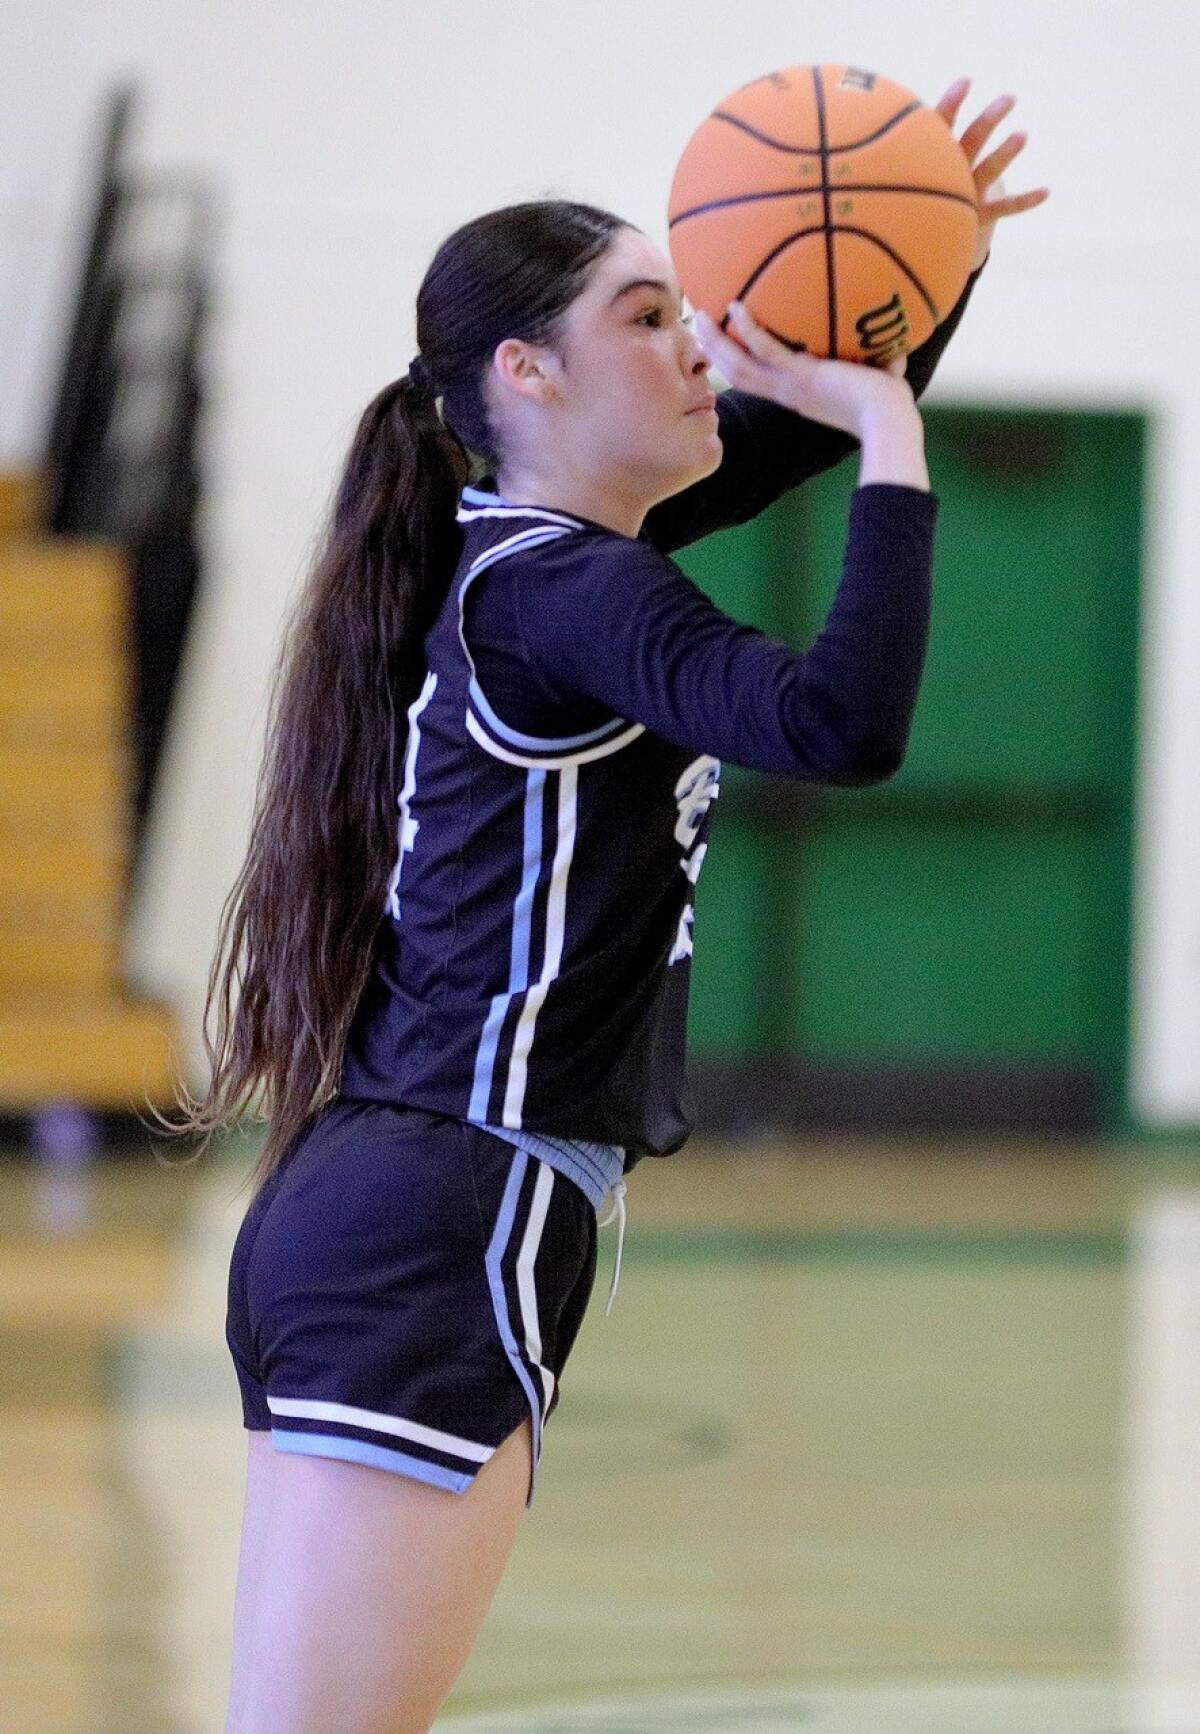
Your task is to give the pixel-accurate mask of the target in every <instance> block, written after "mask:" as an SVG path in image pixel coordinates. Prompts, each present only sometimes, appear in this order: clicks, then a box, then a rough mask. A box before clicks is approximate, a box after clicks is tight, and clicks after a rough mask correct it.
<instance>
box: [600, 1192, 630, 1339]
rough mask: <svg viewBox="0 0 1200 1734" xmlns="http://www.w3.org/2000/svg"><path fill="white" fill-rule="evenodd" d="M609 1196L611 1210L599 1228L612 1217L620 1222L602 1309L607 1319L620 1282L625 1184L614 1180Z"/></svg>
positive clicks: (623, 1234)
mask: <svg viewBox="0 0 1200 1734" xmlns="http://www.w3.org/2000/svg"><path fill="white" fill-rule="evenodd" d="M609 1196H610V1197H611V1198H612V1200H613V1208H612V1209H611V1210H610V1211H609V1213H608V1215H607V1216H602V1217H601V1218H600V1223H599V1226H600V1227H601V1228H605V1227H607V1225H608V1224H609V1223H610V1222H611V1221H612V1219H613V1216H614V1215H616V1216H617V1217H619V1218H620V1220H619V1221H618V1223H617V1262H616V1263H615V1264H614V1266H613V1277H612V1287H611V1288H610V1289H609V1291H608V1305H607V1306H606V1307H605V1309H604V1316H605V1318H607V1317H608V1315H609V1313H610V1312H611V1311H612V1304H613V1301H614V1300H615V1298H616V1293H617V1283H618V1282H619V1281H620V1277H621V1248H622V1247H623V1246H624V1244H625V1182H624V1181H623V1180H614V1182H613V1184H612V1186H611V1187H610V1189H609Z"/></svg>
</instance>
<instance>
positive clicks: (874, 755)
mask: <svg viewBox="0 0 1200 1734" xmlns="http://www.w3.org/2000/svg"><path fill="white" fill-rule="evenodd" d="M907 747H908V742H907V740H903V741H900V740H895V739H890V740H863V741H857V742H854V743H850V744H847V747H846V750H845V752H844V753H843V754H842V756H841V757H840V759H839V761H838V762H837V764H836V765H835V766H834V767H833V774H832V775H831V776H830V777H829V778H828V781H829V782H831V783H836V784H838V785H839V786H841V787H845V788H866V787H869V786H870V785H871V784H872V783H886V782H887V780H888V778H889V777H894V776H895V775H896V772H897V771H898V770H899V769H900V767H901V765H902V764H903V763H904V755H905V752H906V750H907Z"/></svg>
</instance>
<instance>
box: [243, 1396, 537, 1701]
mask: <svg viewBox="0 0 1200 1734" xmlns="http://www.w3.org/2000/svg"><path fill="white" fill-rule="evenodd" d="M531 1451H532V1443H531V1429H530V1423H529V1421H528V1420H526V1421H524V1422H522V1423H521V1425H520V1426H519V1427H517V1428H516V1430H515V1431H514V1432H513V1433H511V1434H510V1435H509V1436H508V1438H507V1439H505V1440H504V1442H503V1443H502V1444H501V1445H500V1446H498V1447H497V1449H496V1451H495V1452H494V1453H493V1455H492V1456H491V1457H490V1458H489V1460H488V1461H487V1462H486V1463H485V1464H484V1465H483V1466H482V1468H481V1469H480V1470H479V1472H478V1473H477V1474H476V1476H475V1478H474V1480H473V1482H472V1483H471V1485H470V1487H469V1488H468V1489H467V1491H466V1492H465V1493H451V1492H449V1491H447V1490H446V1489H443V1488H440V1487H434V1486H431V1485H429V1484H428V1483H426V1482H423V1481H419V1480H417V1479H415V1478H414V1477H411V1476H407V1475H403V1474H395V1473H392V1472H391V1471H390V1470H386V1469H377V1468H374V1467H372V1466H370V1465H367V1464H360V1463H353V1462H347V1461H344V1460H341V1459H337V1458H324V1457H309V1456H303V1455H293V1454H290V1453H280V1454H279V1455H278V1458H277V1461H276V1464H275V1483H274V1489H273V1498H272V1501H271V1508H270V1518H269V1523H268V1528H267V1534H266V1539H265V1545H264V1549H263V1556H262V1561H261V1566H260V1570H259V1575H258V1585H257V1595H256V1604H255V1612H254V1622H253V1636H252V1640H251V1644H250V1656H249V1668H248V1683H247V1690H246V1695H245V1701H244V1702H245V1708H244V1711H243V1714H242V1725H241V1726H240V1727H234V1728H233V1729H232V1730H231V1734H268V1731H269V1734H328V1731H329V1730H331V1729H334V1728H336V1729H337V1730H338V1734H425V1730H426V1729H428V1728H429V1727H430V1725H431V1723H432V1721H433V1719H434V1716H435V1715H436V1713H437V1710H438V1707H439V1706H440V1704H441V1703H442V1702H443V1700H444V1698H445V1697H446V1695H447V1694H448V1692H449V1691H450V1688H451V1687H452V1686H453V1684H454V1681H455V1679H456V1678H457V1677H458V1674H459V1673H460V1671H461V1669H462V1667H463V1665H464V1663H465V1662H466V1659H467V1657H468V1655H469V1654H470V1651H471V1647H472V1645H473V1643H474V1641H475V1638H476V1636H477V1635H478V1632H479V1628H480V1626H481V1625H482V1623H483V1619H484V1616H485V1615H486V1613H487V1610H488V1608H489V1606H490V1605H491V1601H492V1598H493V1596H494V1594H495V1591H496V1587H497V1585H498V1583H499V1581H500V1577H501V1575H502V1573H503V1571H504V1567H505V1564H506V1563H507V1561H508V1557H509V1555H510V1553H511V1551H512V1546H513V1542H514V1541H515V1539H516V1535H517V1530H518V1528H519V1526H520V1521H521V1517H522V1515H523V1513H524V1511H525V1501H526V1494H527V1492H528V1487H529V1475H530V1466H531Z"/></svg>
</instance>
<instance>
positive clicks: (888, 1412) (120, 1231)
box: [0, 1137, 1200, 1734]
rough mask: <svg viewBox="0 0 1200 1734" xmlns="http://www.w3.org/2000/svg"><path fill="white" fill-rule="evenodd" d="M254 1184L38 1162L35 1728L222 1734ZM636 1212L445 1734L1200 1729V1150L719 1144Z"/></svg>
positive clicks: (9, 1556) (20, 1182)
mask: <svg viewBox="0 0 1200 1734" xmlns="http://www.w3.org/2000/svg"><path fill="white" fill-rule="evenodd" d="M253 1149H254V1146H253V1142H252V1140H251V1139H250V1138H249V1137H247V1138H241V1139H235V1140H231V1141H229V1142H228V1143H226V1144H225V1145H224V1146H222V1147H220V1148H218V1149H215V1150H213V1151H210V1153H209V1154H208V1155H207V1156H206V1157H205V1158H204V1159H203V1160H202V1161H201V1162H200V1163H198V1164H196V1165H194V1166H192V1167H186V1168H185V1167H180V1168H176V1169H166V1168H163V1167H160V1166H158V1165H157V1164H156V1163H155V1162H154V1160H153V1158H152V1156H151V1155H150V1154H149V1143H148V1141H147V1140H146V1139H145V1137H144V1138H143V1144H142V1146H141V1151H142V1153H141V1154H139V1155H134V1156H131V1158H130V1159H129V1160H112V1159H109V1160H106V1161H105V1162H103V1163H102V1164H101V1165H99V1166H98V1167H97V1168H94V1169H92V1170H91V1171H90V1172H86V1171H85V1172H83V1173H81V1174H79V1175H75V1176H72V1175H70V1174H62V1173H60V1174H58V1175H55V1174H52V1173H48V1172H46V1171H45V1170H43V1169H42V1168H41V1167H39V1166H38V1165H36V1164H35V1163H34V1161H33V1159H32V1158H31V1157H30V1156H29V1155H28V1154H24V1153H21V1152H12V1151H10V1152H6V1157H7V1159H6V1160H4V1161H2V1162H0V1333H2V1334H0V1517H2V1533H3V1537H4V1543H3V1546H2V1547H0V1729H2V1730H3V1731H4V1734H8V1731H9V1730H12V1734H221V1731H222V1729H223V1726H224V1710H225V1695H226V1689H227V1671H228V1655H229V1641H230V1629H231V1618H232V1608H233V1590H234V1581H235V1575H236V1566H237V1548H238V1536H239V1528H240V1522H241V1503H242V1488H243V1480H244V1472H245V1451H246V1446H245V1436H244V1433H243V1430H242V1427H241V1415H240V1409H239V1406H238V1400H237V1388H236V1383H235V1380H234V1375H233V1368H232V1364H231V1363H230V1361H229V1359H228V1356H227V1351H226V1348H225V1342H224V1310H225V1279H226V1270H227V1264H228V1256H229V1250H230V1247H231V1245H232V1242H233V1237H234V1235H235V1233H236V1231H237V1227H238V1225H239V1222H240V1219H241V1214H242V1211H243V1209H244V1207H245V1193H244V1192H243V1193H241V1194H238V1195H237V1196H236V1197H235V1192H236V1189H237V1186H238V1184H239V1182H240V1181H241V1180H242V1179H243V1177H244V1176H245V1175H246V1174H247V1172H248V1169H249V1166H250V1162H251V1158H252V1155H253ZM169 1153H170V1154H171V1155H172V1156H177V1155H178V1154H179V1151H178V1148H177V1147H175V1146H172V1147H171V1149H170V1152H169ZM628 1208H629V1225H628V1229H627V1233H626V1239H625V1253H624V1262H623V1266H622V1272H621V1283H620V1288H619V1291H618V1294H617V1298H616V1302H615V1304H614V1307H613V1311H612V1314H611V1316H610V1317H608V1318H605V1316H604V1301H605V1297H606V1295H607V1292H608V1285H609V1278H610V1275H611V1269H612V1259H613V1254H614V1251H615V1246H616V1228H615V1224H614V1225H612V1226H609V1227H606V1228H604V1229H603V1230H601V1234H600V1264H599V1268H598V1271H597V1278H596V1288H595V1291H594V1293H593V1297H592V1303H591V1308H590V1311H589V1314H588V1316H587V1318H586V1320H585V1322H584V1325H583V1329H582V1331H581V1333H580V1336H579V1340H578V1342H577V1344H576V1347H575V1350H574V1353H573V1355H572V1357H571V1360H570V1362H569V1363H568V1366H567V1369H566V1374H565V1377H564V1380H563V1386H562V1396H561V1399H560V1404H559V1407H558V1409H557V1411H556V1413H555V1415H554V1416H553V1417H552V1419H551V1421H550V1423H549V1425H548V1427H547V1430H546V1436H545V1449H544V1453H543V1457H542V1463H541V1467H540V1470H539V1479H538V1493H537V1498H536V1500H535V1503H534V1507H533V1509H532V1511H531V1512H530V1513H529V1515H528V1516H527V1517H526V1519H525V1521H524V1526H523V1529H522V1532H521V1535H520V1537H519V1539H518V1542H517V1547H516V1551H515V1553H514V1555H513V1558H512V1561H511V1563H510V1565H509V1568H508V1572H507V1575H506V1577H505V1579H504V1581H503V1582H502V1584H501V1587H500V1590H499V1592H498V1594H497V1597H496V1600H495V1602H494V1604H493V1607H492V1610H491V1613H490V1615H489V1617H488V1621H487V1623H486V1625H485V1627H484V1630H483V1633H482V1635H481V1637H480V1639H479V1642H478V1644H477V1646H476V1648H475V1651H474V1653H473V1654H472V1656H471V1659H470V1661H469V1662H468V1664H467V1667H466V1670H465V1672H464V1673H463V1675H462V1676H461V1677H460V1680H459V1682H458V1685H457V1687H456V1688H455V1690H454V1693H453V1695H452V1697H451V1699H450V1701H449V1703H448V1705H447V1706H446V1709H445V1711H444V1713H443V1716H442V1717H441V1718H440V1720H439V1722H438V1729H439V1730H443V1729H444V1730H445V1731H446V1734H452V1731H453V1730H456V1729H457V1730H461V1731H462V1734H467V1731H468V1730H469V1731H472V1734H486V1731H488V1730H496V1731H500V1730H506V1731H507V1730H511V1731H520V1734H558V1731H560V1730H562V1731H564V1734H566V1731H568V1730H589V1731H593V1734H601V1731H604V1734H652V1731H661V1730H670V1731H673V1734H683V1731H684V1730H687V1731H688V1734H691V1731H693V1730H699V1731H703V1734H784V1731H788V1730H803V1731H804V1734H1200V1142H1198V1143H1197V1144H1196V1145H1195V1146H1188V1145H1187V1144H1184V1143H1179V1144H1176V1145H1174V1146H1171V1147H1161V1146H1160V1147H1153V1146H1146V1147H1143V1146H1134V1145H1117V1146H1113V1147H1109V1148H1106V1149H1103V1150H1101V1149H1097V1148H1092V1147H1088V1146H1080V1145H1078V1144H1054V1143H1047V1144H1038V1143H1035V1142H1031V1141H1025V1142H1021V1143H1016V1144H1014V1143H1011V1142H1009V1143H1004V1144H996V1145H989V1144H987V1143H985V1142H983V1141H978V1142H974V1143H972V1142H963V1141H957V1142H955V1143H952V1144H938V1145H923V1144H920V1143H914V1142H910V1143H904V1144H899V1143H896V1144H888V1143H878V1144H870V1143H865V1142H862V1141H844V1142H813V1143H809V1144H805V1145H803V1146H796V1147H784V1146H781V1145H778V1144H763V1145H758V1146H753V1147H740V1148H736V1149H734V1148H720V1147H717V1146H714V1145H711V1144H706V1143H703V1142H702V1141H701V1140H699V1139H693V1141H692V1142H691V1143H690V1144H689V1145H688V1146H687V1148H686V1149H685V1150H684V1151H682V1152H680V1153H679V1154H677V1155H676V1156H674V1157H672V1158H670V1159H669V1160H668V1161H665V1162H656V1161H653V1160H647V1161H644V1162H642V1163H641V1164H639V1166H638V1167H637V1168H636V1170H635V1171H634V1173H633V1175H632V1176H631V1178H630V1182H629V1195H628Z"/></svg>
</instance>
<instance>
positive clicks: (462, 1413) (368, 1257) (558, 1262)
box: [226, 1099, 597, 1505]
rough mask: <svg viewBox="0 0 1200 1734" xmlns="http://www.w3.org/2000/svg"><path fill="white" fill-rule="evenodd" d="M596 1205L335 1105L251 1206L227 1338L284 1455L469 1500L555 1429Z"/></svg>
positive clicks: (476, 1134) (501, 1156)
mask: <svg viewBox="0 0 1200 1734" xmlns="http://www.w3.org/2000/svg"><path fill="white" fill-rule="evenodd" d="M596 1233H597V1221H596V1207H595V1205H594V1204H593V1203H592V1202H591V1200H590V1199H589V1198H588V1196H587V1194H586V1193H585V1192H584V1191H583V1190H582V1188H581V1187H580V1186H578V1185H576V1184H575V1183H574V1182H573V1181H572V1180H571V1179H570V1178H569V1177H568V1176H566V1175H565V1174H563V1173H561V1172H556V1170H555V1169H554V1168H552V1167H551V1166H549V1164H547V1163H546V1162H543V1161H542V1160H541V1159H540V1158H539V1157H537V1156H535V1155H532V1154H531V1153H529V1152H527V1151H525V1150H519V1149H516V1148H514V1146H513V1145H512V1144H510V1143H507V1142H505V1141H504V1140H502V1139H500V1138H497V1137H495V1136H493V1134H491V1133H490V1132H486V1131H484V1130H483V1129H482V1128H480V1127H478V1126H473V1125H469V1124H468V1123H466V1122H465V1121H462V1120H457V1119H452V1118H448V1117H446V1116H444V1115H440V1114H434V1113H430V1112H426V1111H425V1110H424V1109H421V1108H412V1107H402V1106H398V1105H395V1104H391V1103H386V1102H367V1101H349V1100H344V1099H339V1100H337V1101H334V1102H332V1103H331V1104H329V1105H328V1106H327V1107H326V1108H325V1110H324V1111H323V1112H322V1114H321V1115H320V1116H319V1118H318V1119H317V1120H316V1121H314V1122H313V1124H312V1125H311V1126H309V1127H307V1128H306V1129H305V1130H304V1132H303V1133H302V1134H301V1136H300V1138H299V1139H298V1140H297V1141H296V1143H295V1144H293V1145H292V1146H291V1148H290V1149H289V1150H288V1151H287V1153H286V1154H285V1157H284V1161H283V1163H282V1164H281V1166H280V1167H279V1168H278V1169H276V1171H275V1172H274V1173H273V1174H272V1175H271V1176H270V1177H269V1179H268V1180H267V1181H266V1182H265V1184H264V1185H263V1187H262V1188H261V1189H260V1191H259V1192H258V1193H257V1194H256V1195H255V1196H254V1198H253V1199H252V1200H251V1203H250V1205H249V1207H248V1209H247V1211H246V1214H245V1217H244V1219H243V1221H242V1225H241V1228H240V1229H239V1231H238V1235H237V1239H236V1241H235V1243H234V1248H233V1254H232V1257H231V1260H230V1267H229V1296H228V1300H229V1305H228V1314H227V1319H226V1341H227V1342H228V1344H229V1349H230V1352H231V1354H232V1356H233V1360H234V1365H235V1367H236V1369H237V1377H238V1383H239V1385H240V1387H241V1395H242V1413H243V1417H244V1422H245V1425H246V1426H247V1427H248V1428H252V1429H265V1428H269V1429H270V1431H271V1435H272V1439H273V1443H274V1445H275V1448H276V1450H279V1451H296V1452H302V1453H306V1454H308V1455H312V1456H318V1457H341V1458H348V1459H350V1460H351V1461H352V1462H355V1463H368V1464H373V1465H375V1466H376V1467H378V1468H381V1469H391V1470H394V1471H396V1472H398V1473H399V1474H402V1475H414V1476H416V1477H417V1478H418V1479H419V1480H422V1481H428V1482H432V1483H433V1484H434V1485H436V1486H438V1487H445V1488H449V1489H451V1490H452V1491H453V1492H455V1493H462V1492H465V1491H466V1489H467V1488H468V1487H469V1486H470V1484H471V1482H472V1480H473V1479H474V1477H475V1475H476V1473H477V1472H478V1470H479V1466H480V1464H482V1463H486V1462H487V1460H488V1458H489V1457H490V1456H491V1454H492V1452H493V1451H494V1450H495V1449H496V1447H497V1446H498V1445H500V1444H501V1443H502V1442H503V1440H505V1439H506V1438H507V1437H508V1435H509V1434H510V1433H511V1432H512V1431H513V1429H514V1428H515V1427H517V1426H518V1425H519V1424H520V1423H521V1421H523V1420H524V1418H525V1417H526V1415H529V1416H530V1417H531V1420H532V1425H533V1472H532V1473H531V1475H530V1480H529V1493H528V1496H527V1499H526V1504H527V1505H530V1504H532V1503H533V1493H534V1482H535V1479H536V1473H537V1465H538V1460H539V1458H540V1456H541V1446H542V1427H543V1425H544V1423H545V1421H546V1420H547V1418H548V1417H549V1416H550V1415H551V1414H552V1413H553V1411H554V1408H555V1405H556V1404H557V1402H558V1397H559V1380H560V1377H561V1374H562V1369H563V1366H564V1364H565V1362H566V1359H567V1356H568V1354H569V1353H570V1350H571V1346H572V1344H573V1343H574V1341H575V1337H576V1335H577V1333H578V1331H579V1327H580V1325H581V1323H582V1322H583V1315H584V1311H585V1309H586V1307H587V1303H588V1298H589V1296H590V1294H591V1290H592V1284H593V1281H594V1279H595V1274H596Z"/></svg>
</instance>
